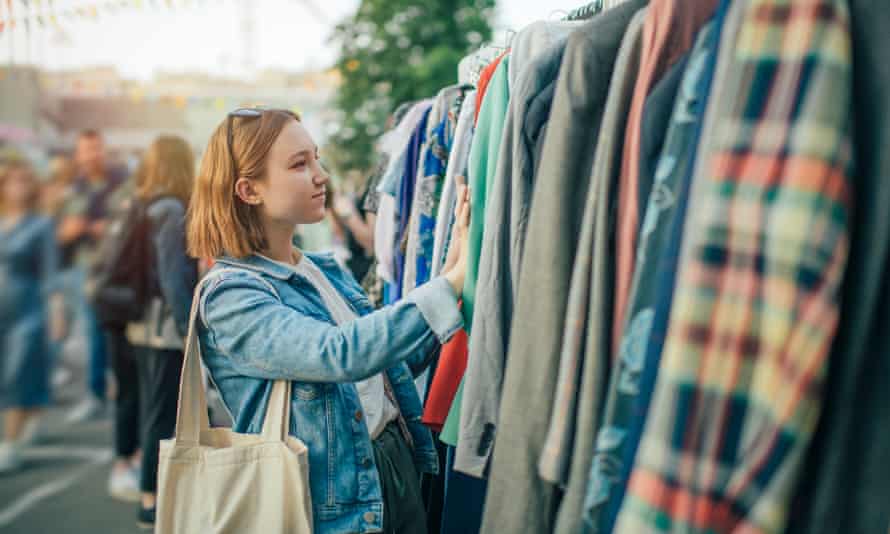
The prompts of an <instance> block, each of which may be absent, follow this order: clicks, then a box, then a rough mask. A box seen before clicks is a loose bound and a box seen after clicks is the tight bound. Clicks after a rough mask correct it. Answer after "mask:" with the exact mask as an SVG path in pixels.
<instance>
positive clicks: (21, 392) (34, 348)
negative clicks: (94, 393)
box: [0, 162, 65, 473]
mask: <svg viewBox="0 0 890 534" xmlns="http://www.w3.org/2000/svg"><path fill="white" fill-rule="evenodd" d="M38 199H39V191H38V184H37V179H36V177H35V176H34V173H33V171H32V170H31V168H30V167H29V166H28V165H27V164H25V163H18V162H16V163H12V164H9V165H7V166H6V167H5V168H3V169H0V409H2V410H3V411H4V413H3V421H4V431H3V441H2V442H0V473H3V472H8V471H11V470H14V469H16V468H18V467H19V466H20V465H21V449H22V447H23V446H24V445H26V444H27V443H28V442H29V440H30V437H31V436H34V435H36V434H37V426H38V424H39V421H40V419H39V417H40V413H41V410H42V408H43V407H45V406H46V405H47V404H49V401H50V391H49V367H50V362H51V361H52V358H51V355H50V350H51V347H50V345H49V343H48V342H47V338H48V337H49V338H51V339H53V340H58V339H59V338H61V337H62V335H63V333H64V328H65V327H64V313H63V309H62V305H63V301H62V299H61V295H59V294H57V293H55V292H53V291H52V287H53V284H52V283H53V282H54V281H55V276H56V265H57V256H58V253H57V248H56V240H55V235H54V232H55V230H54V228H53V224H52V222H51V221H50V220H49V219H47V218H45V217H41V216H39V215H37V212H36V209H37V204H38ZM47 303H48V305H47ZM48 316H49V320H47V317H48Z"/></svg>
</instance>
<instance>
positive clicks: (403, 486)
mask: <svg viewBox="0 0 890 534" xmlns="http://www.w3.org/2000/svg"><path fill="white" fill-rule="evenodd" d="M372 444H373V447H374V460H375V461H376V462H377V473H378V474H379V475H380V485H381V486H382V488H381V489H382V490H383V533H384V534H426V532H427V530H426V511H425V510H424V509H423V496H422V494H421V491H420V476H419V475H418V474H417V468H416V467H415V466H414V457H413V455H412V454H411V449H410V448H409V447H408V444H407V443H405V438H403V437H402V433H401V432H400V431H399V426H398V425H397V424H394V423H390V424H389V425H387V426H386V429H384V431H383V433H382V434H380V435H379V436H377V439H375V440H374V441H373V442H372Z"/></svg>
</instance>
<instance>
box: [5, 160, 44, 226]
mask: <svg viewBox="0 0 890 534" xmlns="http://www.w3.org/2000/svg"><path fill="white" fill-rule="evenodd" d="M14 172H21V173H24V174H25V176H27V177H28V180H29V182H30V184H31V194H30V195H29V196H28V205H27V210H28V211H34V210H36V209H37V204H38V201H39V200H40V183H39V182H38V181H37V175H36V174H34V168H33V167H32V166H31V164H30V163H28V162H26V161H22V160H12V161H7V162H4V163H0V214H2V213H5V212H6V199H5V198H4V197H3V187H4V185H5V184H6V180H8V179H9V177H10V175H12V173H14Z"/></svg>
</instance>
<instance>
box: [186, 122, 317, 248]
mask: <svg viewBox="0 0 890 534" xmlns="http://www.w3.org/2000/svg"><path fill="white" fill-rule="evenodd" d="M258 111H261V113H260V114H259V116H256V117H238V116H231V114H230V116H229V117H227V118H226V119H225V120H223V121H222V122H221V123H220V124H219V126H217V127H216V130H214V132H213V134H212V135H211V137H210V141H209V142H208V143H207V150H206V151H205V153H204V157H203V158H202V161H201V169H200V171H199V172H198V177H197V179H196V180H195V187H194V190H193V191H192V199H191V203H190V204H189V209H188V229H187V238H188V252H189V254H190V255H191V256H193V257H195V258H218V257H220V256H223V255H229V256H233V257H235V258H244V257H246V256H249V255H251V254H253V253H254V252H257V251H259V250H262V249H264V248H266V246H267V239H266V235H265V232H264V231H263V225H262V223H261V222H260V218H259V211H258V209H259V208H258V207H257V206H251V205H249V204H246V203H245V202H243V201H242V200H241V199H240V198H238V195H236V194H235V182H237V181H238V179H239V178H251V179H255V180H263V179H265V178H266V164H267V159H268V156H269V150H270V149H271V148H272V145H273V144H274V143H275V140H276V139H277V138H278V135H279V134H280V133H281V130H283V129H284V127H285V125H287V124H288V123H289V122H290V121H293V120H295V121H300V116H299V115H297V114H296V113H294V112H292V111H288V110H284V109H262V110H258ZM229 124H231V128H232V151H231V152H229V146H228V145H229V142H228V136H229Z"/></svg>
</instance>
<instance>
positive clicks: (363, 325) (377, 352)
mask: <svg viewBox="0 0 890 534" xmlns="http://www.w3.org/2000/svg"><path fill="white" fill-rule="evenodd" d="M200 313H201V317H202V322H203V327H204V328H205V330H206V332H207V333H208V334H209V341H210V342H211V343H212V344H213V345H214V346H215V347H216V348H217V349H218V350H219V351H220V352H222V353H223V354H224V355H225V356H227V357H229V358H230V359H231V360H232V362H233V364H234V366H235V368H236V369H237V371H238V372H239V373H242V374H244V375H245V376H251V377H255V378H263V379H268V380H299V381H306V382H357V381H360V380H364V379H366V378H369V377H371V376H373V375H375V374H377V373H379V372H381V371H382V370H384V369H386V368H388V367H391V366H393V365H395V364H397V363H399V362H402V361H405V360H408V359H409V358H411V357H412V356H416V355H418V354H427V353H429V352H430V351H431V350H434V349H435V348H436V344H437V343H442V342H445V341H447V340H448V339H450V338H451V336H452V335H454V333H455V332H456V331H457V330H458V329H460V328H461V327H462V326H463V324H462V322H463V321H462V319H461V316H460V313H459V311H458V307H457V299H456V297H455V295H454V291H453V290H452V288H451V286H450V285H449V284H448V282H447V281H446V280H445V279H444V278H437V279H434V280H432V281H431V282H429V283H428V284H424V285H423V286H421V287H419V288H417V289H416V290H414V291H412V292H411V293H409V294H408V295H406V297H405V298H404V299H403V300H402V301H401V302H399V303H397V304H395V305H393V306H387V307H385V308H382V309H380V310H378V311H375V312H373V313H370V314H368V315H365V316H363V317H360V318H358V319H356V320H354V321H351V322H349V323H345V324H342V325H338V326H335V325H331V324H330V323H328V322H327V321H325V320H324V319H322V318H321V317H314V316H312V315H309V314H306V313H301V312H300V311H297V310H296V309H295V308H292V307H290V306H287V305H285V304H283V303H282V302H281V301H280V300H279V298H278V296H277V295H275V294H274V293H273V292H272V289H271V288H269V287H265V284H263V283H262V282H261V281H259V280H254V279H252V278H251V277H249V276H248V275H246V274H234V275H228V274H227V275H221V276H220V280H219V281H217V282H214V283H213V285H211V287H210V288H209V289H208V290H207V292H206V293H205V296H204V297H203V299H202V304H201V310H200Z"/></svg>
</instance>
